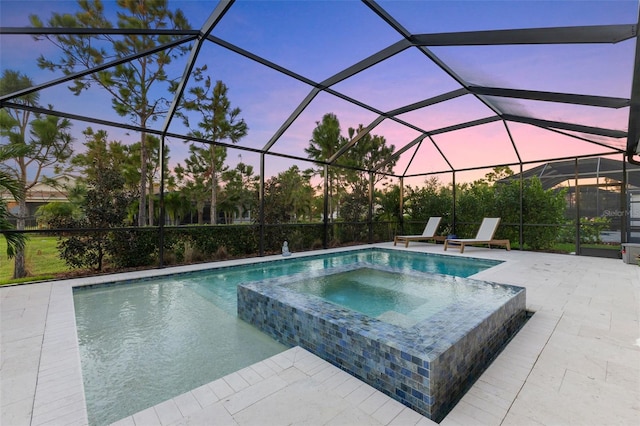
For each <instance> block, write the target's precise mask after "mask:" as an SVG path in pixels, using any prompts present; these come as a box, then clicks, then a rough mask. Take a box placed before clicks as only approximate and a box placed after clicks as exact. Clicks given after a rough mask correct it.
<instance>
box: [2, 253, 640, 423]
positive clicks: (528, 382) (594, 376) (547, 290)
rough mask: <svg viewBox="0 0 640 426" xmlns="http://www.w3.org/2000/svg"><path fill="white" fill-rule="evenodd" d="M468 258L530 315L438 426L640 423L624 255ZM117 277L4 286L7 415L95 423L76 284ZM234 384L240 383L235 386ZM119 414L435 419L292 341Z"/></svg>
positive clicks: (216, 419) (635, 310)
mask: <svg viewBox="0 0 640 426" xmlns="http://www.w3.org/2000/svg"><path fill="white" fill-rule="evenodd" d="M378 246H380V247H392V244H390V243H387V244H379V245H378ZM368 247H371V246H368ZM409 250H412V251H426V252H436V253H442V245H433V244H421V243H412V244H411V246H410V247H409ZM447 254H451V255H453V256H459V254H457V253H455V252H451V253H449V251H447ZM462 256H468V257H482V258H492V259H500V260H505V261H506V262H505V263H503V264H501V265H499V266H497V267H494V268H491V269H489V270H486V271H483V272H481V273H479V274H476V275H475V276H474V277H475V278H478V279H482V280H486V281H495V282H500V283H505V284H513V285H519V286H523V287H526V289H527V308H528V309H529V310H531V311H534V312H535V315H533V317H532V318H531V319H530V320H529V322H528V323H527V324H526V325H525V327H524V328H523V329H522V330H521V331H520V332H519V333H518V335H517V336H516V337H515V338H514V339H513V341H512V342H511V343H510V344H509V345H508V346H507V348H506V349H505V350H504V351H503V352H502V353H501V354H500V356H499V357H498V358H497V359H496V360H495V361H494V363H493V364H492V365H491V366H490V367H489V369H488V370H487V371H486V372H485V373H484V374H483V375H482V376H481V377H480V379H479V380H478V381H477V382H476V383H475V384H474V386H473V387H472V388H471V389H470V390H469V392H468V393H467V394H466V395H465V396H464V397H463V398H462V400H461V401H460V402H459V403H458V404H457V405H456V407H455V408H454V409H453V410H452V411H451V412H450V413H449V415H447V417H446V418H445V419H444V420H443V421H442V422H441V424H442V425H444V426H447V425H452V426H455V425H468V424H474V425H475V424H485V425H500V424H503V425H523V424H537V425H539V424H545V425H558V424H575V425H585V424H598V425H603V424H638V423H640V323H639V314H640V268H639V267H637V266H635V265H627V264H624V263H623V262H622V261H621V260H616V259H601V258H592V257H584V256H571V255H554V254H545V253H533V252H520V251H515V250H513V251H510V252H507V251H505V250H488V249H484V248H469V249H468V250H465V253H464V254H463V255H462ZM266 259H267V258H261V260H266ZM248 261H250V260H241V261H230V262H225V263H227V264H234V263H244V262H248ZM209 266H210V265H209ZM205 267H207V265H197V266H191V267H180V268H172V271H181V270H192V269H194V268H196V269H197V268H205ZM167 272H168V270H167V269H165V270H160V271H159V270H154V271H141V272H136V273H129V274H122V275H121V277H122V278H125V277H126V278H136V277H141V276H146V275H150V274H152V275H153V274H162V273H167ZM115 278H116V277H114V276H111V277H92V278H84V279H77V280H67V281H58V282H48V283H38V284H30V285H20V286H14V287H2V288H0V311H1V317H0V320H1V324H0V333H1V341H0V343H1V352H0V357H1V368H0V405H1V409H2V417H1V419H0V424H2V425H3V426H4V425H10V426H13V425H16V426H17V425H34V426H35V425H45V424H49V425H62V424H65V425H66V424H68V425H75V424H78V425H83V424H87V415H86V408H85V400H84V391H83V386H82V375H81V369H80V359H79V351H78V342H77V338H76V331H75V316H74V310H73V299H72V287H73V286H75V285H86V284H95V283H100V282H105V281H113V280H114V279H115ZM235 380H242V381H244V382H245V383H246V386H241V387H238V389H237V390H234V388H233V386H232V383H233V382H234V381H235ZM118 424H122V425H138V426H139V425H145V426H146V425H155V424H157V425H172V424H176V425H177V424H191V425H201V424H230V425H234V424H238V425H253V424H260V425H271V424H273V425H280V424H314V425H316V424H317V425H320V424H322V425H325V424H326V425H337V424H340V425H352V424H354V425H355V424H369V425H376V424H382V425H385V424H388V425H415V424H420V425H428V424H434V423H433V422H431V421H429V420H428V419H426V418H424V417H422V416H420V415H418V414H417V413H415V412H414V411H412V410H410V409H408V408H406V407H404V406H402V405H401V404H399V403H398V402H396V401H394V400H392V399H390V398H388V397H386V396H385V395H384V394H382V393H380V392H378V391H376V390H375V389H373V388H371V387H370V386H368V385H366V384H364V383H362V382H360V381H358V380H356V379H354V378H353V377H351V376H350V375H348V374H347V373H345V372H343V371H340V370H339V369H337V368H336V367H333V366H332V365H330V364H329V363H326V362H325V361H323V360H321V359H319V358H317V357H316V356H315V355H312V354H310V353H309V352H307V351H305V350H303V349H301V348H292V349H290V350H288V351H285V352H283V353H281V354H279V355H276V356H275V357H272V358H269V359H267V360H264V361H262V362H260V363H258V364H255V365H253V366H251V367H248V368H246V369H244V370H241V371H239V372H236V373H233V375H230V376H227V377H225V378H222V379H219V380H217V381H215V382H212V383H210V384H208V385H205V386H202V387H200V388H198V389H194V390H192V391H191V392H188V393H186V394H183V395H179V396H176V397H175V398H173V399H171V400H169V401H165V402H163V403H162V404H159V405H157V406H155V407H150V408H149V409H147V410H144V411H142V412H140V413H137V414H134V415H133V416H130V417H127V418H125V419H122V420H121V421H119V422H118Z"/></svg>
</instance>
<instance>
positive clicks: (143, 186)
mask: <svg viewBox="0 0 640 426" xmlns="http://www.w3.org/2000/svg"><path fill="white" fill-rule="evenodd" d="M146 139H147V134H146V133H144V132H143V133H141V134H140V199H139V202H138V226H145V225H146V224H147V141H146Z"/></svg>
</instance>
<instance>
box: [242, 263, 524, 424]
mask: <svg viewBox="0 0 640 426" xmlns="http://www.w3.org/2000/svg"><path fill="white" fill-rule="evenodd" d="M368 270H377V273H376V274H374V275H373V278H374V280H373V282H375V283H376V284H380V280H379V279H378V278H379V277H380V276H382V277H384V278H385V279H384V280H383V281H387V285H385V284H384V283H383V285H382V287H383V288H384V287H385V286H386V287H387V288H384V290H385V291H383V292H379V291H378V289H375V290H373V291H371V290H367V291H368V292H369V294H368V295H367V297H366V298H367V299H368V301H369V302H370V303H373V304H374V305H375V306H376V307H375V308H374V309H371V308H370V307H369V306H364V305H362V304H360V303H359V302H355V303H351V301H350V300H344V298H343V297H342V295H340V294H339V293H341V292H342V291H341V290H340V287H341V285H340V284H339V283H336V280H335V279H334V278H336V277H339V276H353V275H354V274H360V273H363V275H365V276H366V275H367V274H369V275H370V277H371V274H370V273H368V272H367V271H368ZM319 273H320V274H321V275H324V276H320V277H318V276H317V273H315V274H314V273H300V274H298V275H295V276H288V277H281V278H271V279H267V280H264V281H259V282H253V283H248V284H241V285H240V286H239V287H238V315H239V316H240V318H242V319H244V320H245V321H247V322H249V323H251V324H254V325H255V326H256V327H259V328H260V329H262V330H263V331H264V332H265V333H268V334H269V335H271V336H273V337H274V338H276V339H278V340H279V341H281V342H283V343H285V344H287V345H289V346H301V347H302V348H304V349H307V350H308V351H310V352H312V353H314V354H316V355H318V356H319V357H321V358H323V359H324V360H326V361H329V362H331V363H332V364H334V365H336V366H337V367H339V368H341V369H343V370H345V371H347V372H349V373H350V374H351V375H353V376H355V377H357V378H359V379H360V380H362V381H364V382H365V383H368V384H369V385H371V386H373V387H374V388H376V389H377V390H379V391H381V392H383V393H385V394H386V395H388V396H390V397H392V398H394V399H396V400H398V401H400V402H401V403H403V404H404V405H406V406H408V407H410V408H412V409H413V410H415V411H417V412H419V413H420V414H422V415H424V416H426V417H428V418H430V419H431V420H434V421H436V422H439V421H441V420H442V419H443V418H444V416H445V415H446V414H447V413H448V412H449V411H450V410H451V408H453V406H455V404H456V403H457V402H458V400H459V399H460V398H461V397H462V395H464V393H465V392H466V390H467V389H468V388H469V387H470V385H471V384H472V383H473V382H474V381H475V379H477V378H478V377H479V376H480V374H482V372H483V371H484V370H485V369H486V367H487V366H488V365H489V364H490V362H491V361H492V360H493V358H494V357H495V356H496V355H497V354H498V353H499V351H500V350H501V349H502V347H503V346H504V345H505V344H506V342H508V341H509V339H510V338H511V337H512V336H513V335H514V334H515V332H517V330H519V329H520V327H521V326H522V325H523V324H524V322H525V321H526V318H527V314H526V300H525V297H526V290H525V289H524V288H522V287H516V286H508V285H501V284H496V283H490V282H484V281H478V280H472V279H469V278H461V277H452V276H445V275H438V274H433V273H424V272H417V271H401V270H397V269H394V268H390V267H386V266H381V265H374V264H367V263H362V264H351V265H344V266H341V267H336V268H332V269H327V270H325V271H321V272H319ZM391 276H396V277H397V280H396V281H402V280H405V281H409V282H411V283H413V284H417V283H419V282H423V283H429V286H436V287H437V286H440V287H442V289H441V290H440V291H441V292H442V293H443V294H444V295H447V294H448V297H437V299H440V300H438V301H437V303H436V304H435V308H434V306H430V303H428V299H429V294H430V293H431V292H427V291H425V292H424V294H423V297H421V298H420V299H423V300H418V301H417V303H418V304H417V305H416V303H415V302H411V303H408V304H407V298H408V297H409V298H410V299H411V298H412V296H411V295H410V294H408V293H406V292H405V291H403V290H402V289H398V288H396V289H393V288H388V287H397V285H395V284H394V283H392V285H391V286H389V285H388V282H389V281H394V280H393V279H390V277H391ZM406 276H409V279H407V277H406ZM376 281H377V282H376ZM327 283H329V287H337V288H329V289H328V292H325V291H324V290H323V289H322V288H318V287H323V284H327ZM332 284H333V285H332ZM367 286H368V285H367V284H366V283H360V285H358V287H360V288H366V287H367ZM401 287H402V286H401ZM427 287H428V286H427V285H425V288H427ZM452 290H453V291H452ZM457 292H459V293H460V294H453V293H457ZM402 293H404V294H402ZM436 293H437V291H436ZM336 294H338V295H339V297H338V299H339V300H338V303H336V298H335V295H336ZM327 296H328V297H327ZM380 298H381V299H384V300H379V299H380ZM388 298H392V299H393V298H395V299H396V300H395V301H394V300H387V299H388ZM396 302H398V303H396ZM384 309H389V310H388V311H384V312H381V310H384ZM423 309H424V311H423ZM364 312H367V313H368V314H367V313H364ZM402 312H406V313H407V314H406V315H405V314H403V313H402Z"/></svg>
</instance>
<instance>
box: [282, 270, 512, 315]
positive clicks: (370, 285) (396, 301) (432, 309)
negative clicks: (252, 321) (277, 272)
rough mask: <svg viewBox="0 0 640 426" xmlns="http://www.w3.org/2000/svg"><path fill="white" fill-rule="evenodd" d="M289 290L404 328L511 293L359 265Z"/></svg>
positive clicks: (303, 280) (295, 282) (291, 284)
mask: <svg viewBox="0 0 640 426" xmlns="http://www.w3.org/2000/svg"><path fill="white" fill-rule="evenodd" d="M284 286H285V287H286V288H287V289H289V290H293V291H296V292H300V293H303V294H310V295H313V296H317V297H320V298H322V299H324V300H326V301H329V302H331V303H335V304H337V305H340V306H344V307H346V308H348V309H353V310H354V311H358V312H361V313H363V314H365V315H368V316H370V317H373V318H376V319H379V320H381V321H385V322H388V323H390V324H394V325H397V326H400V327H410V326H413V325H415V324H417V323H418V322H420V321H423V320H425V319H427V318H429V317H431V316H433V315H437V314H438V313H439V312H442V311H444V310H446V309H448V308H449V307H451V306H453V305H456V304H461V303H469V302H471V303H474V304H475V305H476V306H479V305H482V304H484V303H491V304H493V303H496V302H498V301H506V300H507V299H508V298H509V297H511V295H512V293H511V292H510V291H508V290H507V289H505V288H503V287H499V286H488V285H485V284H483V285H475V284H473V283H470V282H460V281H456V280H451V279H448V280H445V279H444V278H443V276H442V275H436V274H433V275H425V274H422V273H420V274H417V273H415V272H403V273H398V272H397V271H395V270H390V268H386V267H377V266H375V265H370V266H369V265H366V264H360V266H356V265H354V267H353V269H349V270H346V271H339V272H336V273H327V274H324V275H319V276H312V277H308V276H307V277H303V278H301V279H299V280H298V279H293V282H289V283H286V284H284Z"/></svg>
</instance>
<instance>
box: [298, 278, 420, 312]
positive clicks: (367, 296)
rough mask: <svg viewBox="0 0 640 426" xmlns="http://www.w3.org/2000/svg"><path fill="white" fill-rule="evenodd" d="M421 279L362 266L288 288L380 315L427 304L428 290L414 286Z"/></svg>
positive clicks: (300, 282)
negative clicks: (426, 292)
mask: <svg viewBox="0 0 640 426" xmlns="http://www.w3.org/2000/svg"><path fill="white" fill-rule="evenodd" d="M419 285H420V283H419V282H417V280H412V279H411V277H407V276H405V275H402V274H397V273H392V272H386V271H379V270H376V269H371V268H361V269H356V270H353V271H348V272H340V273H337V274H331V275H326V276H322V277H318V278H315V279H311V280H301V281H297V282H296V283H294V284H291V285H287V287H288V288H290V289H292V290H295V291H300V292H303V293H307V294H313V295H315V296H318V297H322V298H323V299H325V300H328V301H330V302H333V303H337V304H338V305H342V306H345V307H347V308H350V309H353V310H355V311H358V312H362V313H363V314H366V315H369V316H372V317H378V316H380V315H382V314H384V313H385V312H387V311H395V312H400V313H402V314H408V313H410V312H411V311H412V310H414V309H416V308H418V307H419V306H421V305H423V304H425V303H426V302H427V299H424V298H423V297H422V296H424V294H425V292H424V291H422V292H420V293H419V295H418V294H416V292H413V291H412V290H418V291H419V289H418V288H416V287H417V286H419Z"/></svg>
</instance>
